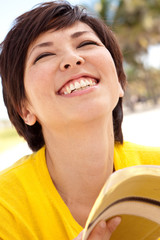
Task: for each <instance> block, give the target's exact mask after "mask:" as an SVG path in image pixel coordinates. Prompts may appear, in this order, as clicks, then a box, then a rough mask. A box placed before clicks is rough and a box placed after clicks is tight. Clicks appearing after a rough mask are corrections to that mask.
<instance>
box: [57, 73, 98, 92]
mask: <svg viewBox="0 0 160 240" xmlns="http://www.w3.org/2000/svg"><path fill="white" fill-rule="evenodd" d="M98 82H99V81H98V80H97V79H95V78H92V77H88V76H87V77H86V76H83V77H81V78H79V79H76V80H71V81H69V82H67V84H65V86H63V87H62V88H61V89H60V90H59V91H58V94H60V95H67V94H72V93H73V92H77V91H82V90H84V89H87V88H90V87H93V86H95V85H97V84H98Z"/></svg>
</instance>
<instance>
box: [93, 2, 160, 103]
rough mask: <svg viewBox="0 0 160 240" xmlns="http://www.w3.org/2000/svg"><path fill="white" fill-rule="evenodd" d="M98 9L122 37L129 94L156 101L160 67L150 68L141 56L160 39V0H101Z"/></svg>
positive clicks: (159, 41) (120, 39) (120, 40)
mask: <svg viewBox="0 0 160 240" xmlns="http://www.w3.org/2000/svg"><path fill="white" fill-rule="evenodd" d="M97 6H98V7H97ZM95 10H96V11H97V12H98V14H99V16H100V17H101V18H102V19H104V20H105V21H106V23H107V25H109V26H110V27H111V29H112V30H113V31H114V32H115V34H116V37H117V39H118V41H119V44H120V47H121V49H122V52H123V56H124V66H125V71H126V75H127V80H128V82H129V88H128V93H127V94H128V96H129V97H131V96H132V95H133V96H135V95H137V99H138V98H140V99H141V98H143V99H146V100H148V99H152V100H153V102H154V103H155V104H156V103H157V102H158V100H157V99H158V98H159V97H160V94H159V93H160V80H159V76H160V70H158V69H152V68H149V67H148V68H146V66H145V64H144V62H143V58H142V57H141V56H143V55H145V54H147V51H148V47H149V46H150V45H156V44H159V43H160V0H141V1H139V0H99V1H98V0H97V1H96V4H95ZM137 86H138V87H137ZM127 99H129V98H127Z"/></svg>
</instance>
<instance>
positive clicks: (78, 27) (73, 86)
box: [22, 22, 123, 129]
mask: <svg viewBox="0 0 160 240" xmlns="http://www.w3.org/2000/svg"><path fill="white" fill-rule="evenodd" d="M24 86H25V91H26V100H25V101H24V102H23V103H22V117H23V119H24V121H25V122H26V123H27V124H29V125H32V124H34V123H35V121H36V120H38V121H39V123H40V124H41V125H42V128H43V129H44V128H53V129H62V126H67V125H68V126H69V124H72V126H73V125H74V124H80V123H82V122H83V123H84V122H86V121H92V120H94V119H97V118H98V117H102V116H106V115H107V114H112V110H113V109H114V107H115V106H116V104H117V101H118V99H119V97H120V96H123V90H122V88H121V86H120V84H119V81H118V77H117V73H116V69H115V65H114V62H113V59H112V57H111V55H110V53H109V51H108V50H107V49H106V47H105V46H104V45H103V44H102V42H101V41H100V39H99V38H98V37H97V35H96V34H95V32H94V31H93V30H92V29H91V28H90V27H89V26H88V25H86V24H84V23H81V22H76V23H75V24H74V25H72V26H71V27H68V28H64V29H61V30H58V31H53V30H50V31H48V32H45V33H42V34H41V35H40V36H39V37H38V38H37V39H36V40H35V41H34V42H33V43H32V44H31V45H30V47H29V49H28V53H27V57H26V65H25V72H24Z"/></svg>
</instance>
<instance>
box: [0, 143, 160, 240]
mask: <svg viewBox="0 0 160 240" xmlns="http://www.w3.org/2000/svg"><path fill="white" fill-rule="evenodd" d="M158 159H159V160H158ZM159 163H160V148H148V147H142V146H139V145H135V144H131V143H124V145H120V144H116V145H115V156H114V164H115V168H116V169H119V168H123V167H127V166H131V165H138V164H159ZM80 231H82V227H81V226H80V225H79V224H78V223H77V222H76V221H75V219H74V218H73V216H72V215H71V213H70V211H69V209H68V207H67V206H66V204H65V203H64V201H63V200H62V198H61V197H60V195H59V193H58V192H57V190H56V188H55V186H54V184H53V182H52V180H51V178H50V175H49V172H48V169H47V165H46V161H45V148H44V147H43V148H42V149H40V150H39V151H38V152H37V153H34V154H31V155H30V156H26V157H24V158H22V159H21V160H19V161H18V162H16V163H15V164H14V165H13V166H12V167H10V168H8V169H6V170H4V171H2V172H1V173H0V239H3V240H22V239H23V240H41V239H42V240H43V239H45V240H53V239H58V240H61V239H62V240H68V239H69V240H72V239H74V238H75V237H76V236H77V235H78V234H79V232H80Z"/></svg>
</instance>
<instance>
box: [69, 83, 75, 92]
mask: <svg viewBox="0 0 160 240" xmlns="http://www.w3.org/2000/svg"><path fill="white" fill-rule="evenodd" d="M69 87H70V89H71V91H72V90H74V89H75V87H74V85H73V84H72V83H71V84H70V86H69Z"/></svg>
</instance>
